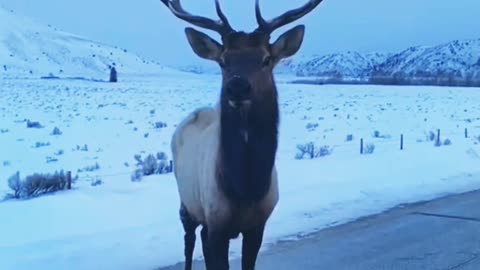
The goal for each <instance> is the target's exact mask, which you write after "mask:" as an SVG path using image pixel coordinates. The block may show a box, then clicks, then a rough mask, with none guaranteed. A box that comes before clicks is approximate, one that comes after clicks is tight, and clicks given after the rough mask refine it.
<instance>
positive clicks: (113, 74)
mask: <svg viewBox="0 0 480 270" xmlns="http://www.w3.org/2000/svg"><path fill="white" fill-rule="evenodd" d="M117 81H118V79H117V69H116V68H115V67H111V68H110V82H117Z"/></svg>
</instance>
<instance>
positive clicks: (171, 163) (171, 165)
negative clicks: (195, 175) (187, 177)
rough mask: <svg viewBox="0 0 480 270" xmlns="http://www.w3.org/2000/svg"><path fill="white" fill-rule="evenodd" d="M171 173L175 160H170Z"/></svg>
mask: <svg viewBox="0 0 480 270" xmlns="http://www.w3.org/2000/svg"><path fill="white" fill-rule="evenodd" d="M169 169H170V171H169V173H171V172H173V160H170V166H169Z"/></svg>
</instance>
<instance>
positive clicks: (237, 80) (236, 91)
mask: <svg viewBox="0 0 480 270" xmlns="http://www.w3.org/2000/svg"><path fill="white" fill-rule="evenodd" d="M226 88H227V89H226V90H227V94H228V97H229V99H232V100H235V101H243V100H247V99H249V98H250V94H251V92H252V85H251V84H250V82H249V81H248V80H247V79H246V78H243V77H240V76H235V77H233V78H232V79H230V80H229V81H228V83H227V85H226Z"/></svg>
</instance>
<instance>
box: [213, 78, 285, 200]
mask: <svg viewBox="0 0 480 270" xmlns="http://www.w3.org/2000/svg"><path fill="white" fill-rule="evenodd" d="M272 87H273V90H272V91H269V92H268V96H264V97H262V98H259V99H257V100H255V99H254V100H253V101H252V105H251V107H250V108H249V110H248V112H247V113H246V114H243V113H240V111H239V110H238V109H233V108H231V107H230V106H229V105H228V101H227V100H226V98H225V97H224V96H223V95H222V98H221V131H220V133H221V134H220V137H221V139H220V153H219V154H220V162H219V165H220V167H219V172H220V174H219V176H220V177H219V181H220V186H221V188H222V189H223V191H224V192H225V195H226V196H227V197H228V198H229V199H230V201H231V202H232V203H234V204H235V205H237V206H248V205H250V204H252V203H255V202H258V201H260V200H262V199H263V198H264V197H265V196H266V194H267V192H268V191H269V188H270V185H271V177H272V169H273V166H274V162H275V156H276V151H277V144H278V122H279V111H278V103H277V93H276V89H275V86H274V85H273V86H272ZM244 132H248V140H245V136H244Z"/></svg>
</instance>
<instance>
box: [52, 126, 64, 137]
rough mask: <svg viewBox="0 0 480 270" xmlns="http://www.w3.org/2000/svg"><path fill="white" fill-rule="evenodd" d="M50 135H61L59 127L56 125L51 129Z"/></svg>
mask: <svg viewBox="0 0 480 270" xmlns="http://www.w3.org/2000/svg"><path fill="white" fill-rule="evenodd" d="M50 134H51V135H56V136H58V135H62V132H61V131H60V129H59V128H58V127H55V128H54V129H53V131H52V133H50Z"/></svg>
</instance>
